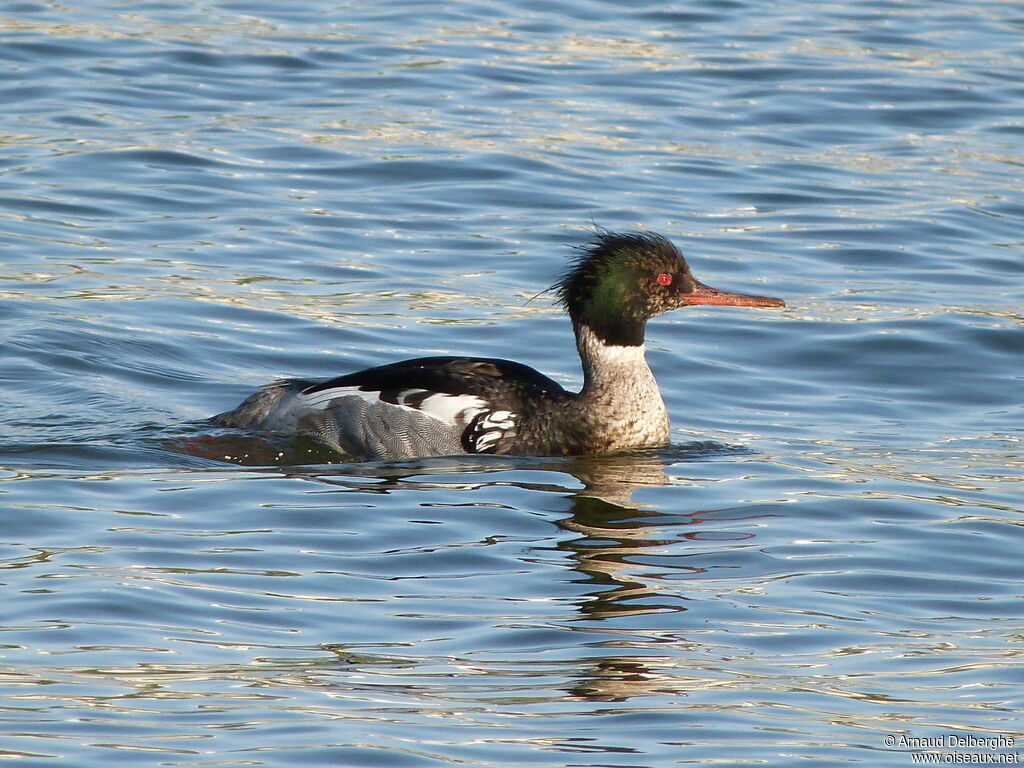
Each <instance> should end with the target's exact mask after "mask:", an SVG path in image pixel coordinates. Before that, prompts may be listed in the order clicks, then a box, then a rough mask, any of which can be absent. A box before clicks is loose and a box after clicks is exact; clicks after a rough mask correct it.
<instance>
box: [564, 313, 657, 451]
mask: <svg viewBox="0 0 1024 768" xmlns="http://www.w3.org/2000/svg"><path fill="white" fill-rule="evenodd" d="M575 331H576V346H577V348H578V349H579V352H580V358H581V359H582V361H583V390H582V391H581V392H580V394H579V399H578V401H577V403H578V407H579V409H580V410H579V418H580V419H581V420H582V421H583V422H585V423H588V425H589V426H590V428H591V429H592V430H593V431H594V432H595V434H598V435H599V436H600V439H602V440H603V441H604V443H603V444H604V445H605V447H606V448H607V449H615V448H635V447H643V446H652V445H662V444H664V443H665V442H666V441H667V440H668V435H669V431H668V429H669V425H668V414H667V413H666V411H665V403H664V401H663V400H662V399H661V392H660V391H659V390H658V382H657V381H655V380H654V374H653V373H651V369H650V367H649V366H648V365H647V359H646V357H645V356H644V345H643V344H639V345H636V346H623V345H618V344H606V343H605V342H603V341H601V339H599V338H598V337H597V336H596V335H595V334H594V332H593V331H592V330H590V328H588V327H587V326H586V325H582V324H580V325H577V326H576V328H575Z"/></svg>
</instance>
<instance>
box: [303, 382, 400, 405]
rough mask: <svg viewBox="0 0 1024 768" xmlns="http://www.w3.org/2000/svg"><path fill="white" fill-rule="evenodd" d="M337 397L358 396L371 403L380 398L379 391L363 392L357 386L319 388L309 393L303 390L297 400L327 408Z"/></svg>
mask: <svg viewBox="0 0 1024 768" xmlns="http://www.w3.org/2000/svg"><path fill="white" fill-rule="evenodd" d="M339 397H358V398H360V399H361V400H365V401H366V402H368V403H372V402H375V401H377V400H379V399H380V392H365V391H363V390H361V389H360V388H359V387H331V388H330V389H321V390H320V391H319V392H310V393H309V394H306V393H305V392H300V393H299V400H301V401H302V402H303V404H304V405H307V406H309V407H310V408H315V409H320V408H327V407H328V406H330V404H331V403H332V402H333V401H334V400H337V399H338V398H339Z"/></svg>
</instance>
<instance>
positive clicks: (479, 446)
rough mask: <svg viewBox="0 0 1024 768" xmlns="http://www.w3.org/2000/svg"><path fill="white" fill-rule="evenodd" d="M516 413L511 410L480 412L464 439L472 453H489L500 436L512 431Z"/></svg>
mask: <svg viewBox="0 0 1024 768" xmlns="http://www.w3.org/2000/svg"><path fill="white" fill-rule="evenodd" d="M515 426H516V414H514V413H512V411H490V412H485V413H482V414H481V417H480V418H479V419H478V420H477V421H475V422H473V424H472V425H471V426H470V428H469V430H468V431H467V435H466V437H465V438H464V440H465V441H466V442H467V443H468V444H469V446H470V447H472V449H473V452H474V453H490V452H491V450H493V449H494V447H495V446H496V445H497V443H498V441H499V440H501V438H503V437H505V435H506V434H508V433H509V431H514V430H515Z"/></svg>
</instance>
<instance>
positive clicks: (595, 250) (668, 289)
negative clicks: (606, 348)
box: [552, 230, 784, 346]
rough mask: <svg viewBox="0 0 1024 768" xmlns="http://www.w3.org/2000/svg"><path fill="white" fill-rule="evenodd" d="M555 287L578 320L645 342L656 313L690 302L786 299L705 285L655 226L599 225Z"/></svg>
mask: <svg viewBox="0 0 1024 768" xmlns="http://www.w3.org/2000/svg"><path fill="white" fill-rule="evenodd" d="M552 290H554V292H555V294H556V295H557V296H558V298H559V300H560V301H561V303H562V305H563V306H564V307H565V309H566V311H567V312H568V313H569V316H570V317H571V318H572V320H573V322H574V323H577V324H582V325H586V326H587V327H589V328H590V329H591V330H592V331H593V332H594V334H595V335H597V337H598V338H599V339H601V340H602V341H603V342H604V343H606V344H615V345H622V346H635V345H639V344H642V343H643V341H644V328H645V326H646V324H647V321H648V320H649V319H650V318H652V317H656V316H657V315H660V314H662V313H663V312H668V311H670V310H673V309H678V308H679V307H684V306H687V305H690V304H723V305H731V306H754V307H780V306H784V302H783V301H782V300H781V299H773V298H768V297H765V296H747V295H744V294H739V293H729V292H726V291H720V290H717V289H715V288H711V287H710V286H707V285H704V284H703V283H701V282H700V281H699V280H697V279H696V278H694V276H693V275H692V274H691V273H690V267H689V266H688V265H687V263H686V260H685V259H684V258H683V254H682V253H680V252H679V249H678V248H676V247H675V246H674V245H673V244H672V243H671V242H669V241H668V240H667V239H666V238H664V237H662V236H661V235H658V234H655V233H653V232H627V233H617V232H609V231H608V230H599V231H598V232H597V233H596V235H595V236H594V239H593V240H592V241H591V242H590V243H589V244H588V245H586V246H583V247H582V248H581V249H580V255H579V256H578V257H577V258H576V259H574V260H573V262H572V263H571V264H570V265H569V269H568V270H567V271H566V273H565V275H564V276H563V277H562V279H561V280H559V281H558V282H557V283H556V284H555V285H554V286H553V287H552Z"/></svg>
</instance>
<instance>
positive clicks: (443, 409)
mask: <svg viewBox="0 0 1024 768" xmlns="http://www.w3.org/2000/svg"><path fill="white" fill-rule="evenodd" d="M343 397H358V398H359V399H361V400H364V401H366V402H367V403H383V404H384V405H388V406H391V407H392V408H401V409H403V410H409V411H415V412H417V413H422V414H423V415H425V416H430V417H431V418H433V419H437V420H438V421H440V422H442V423H444V424H448V425H450V426H453V427H456V426H464V425H466V424H468V423H469V422H471V421H472V420H473V419H474V418H475V417H476V416H477V414H479V413H481V412H483V411H485V410H486V409H487V403H486V402H485V401H484V400H482V399H481V398H479V397H477V396H476V395H446V394H444V393H440V392H430V391H429V390H426V389H404V390H402V391H401V392H399V393H398V394H397V396H395V401H396V402H392V401H391V400H382V399H381V393H380V392H378V391H377V390H364V389H360V388H359V387H331V388H330V389H322V390H320V391H319V392H310V393H309V394H306V393H305V392H303V393H301V394H300V395H299V398H300V399H301V400H302V402H303V404H305V405H306V406H307V407H309V408H314V409H327V408H329V407H330V406H331V403H333V402H334V401H335V400H338V399H339V398H343ZM499 413H507V411H499Z"/></svg>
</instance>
